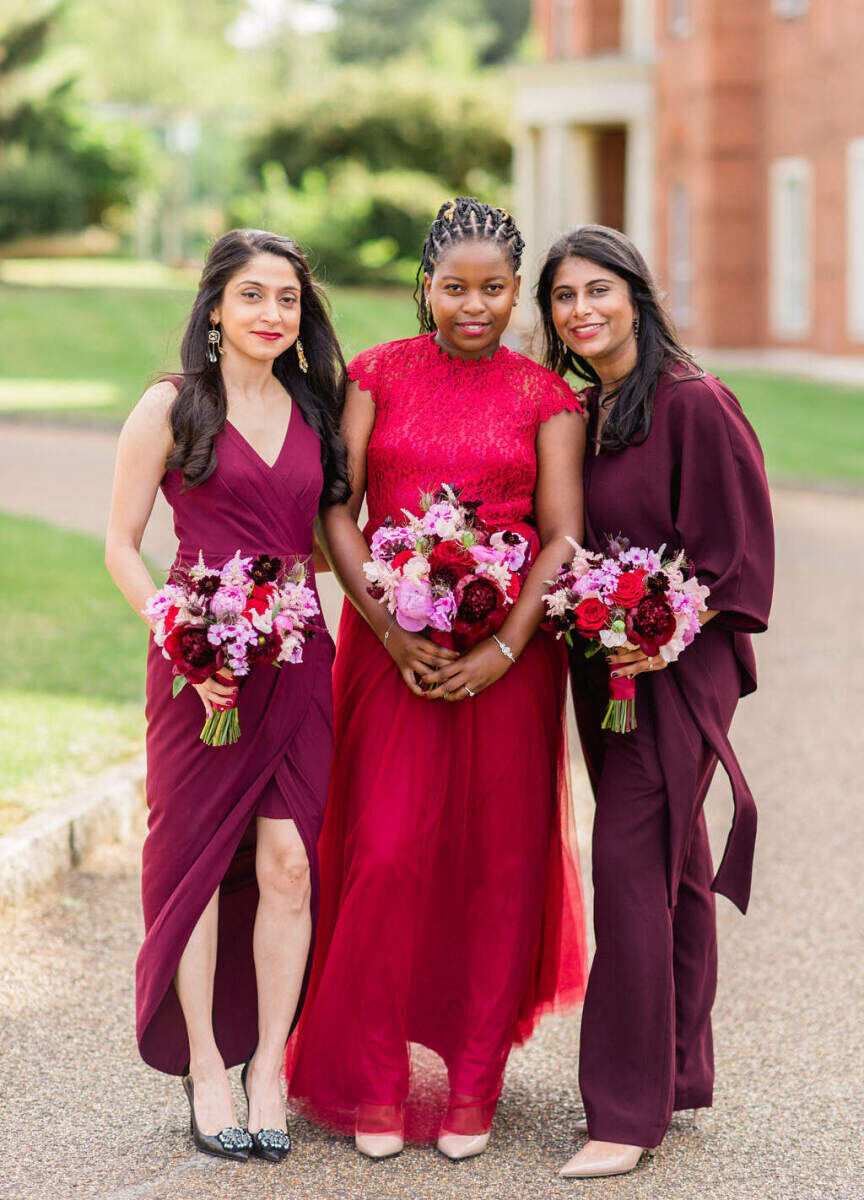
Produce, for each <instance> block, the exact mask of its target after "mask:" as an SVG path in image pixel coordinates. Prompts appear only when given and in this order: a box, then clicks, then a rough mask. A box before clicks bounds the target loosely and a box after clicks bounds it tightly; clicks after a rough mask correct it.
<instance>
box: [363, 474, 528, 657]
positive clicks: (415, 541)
mask: <svg viewBox="0 0 864 1200" xmlns="http://www.w3.org/2000/svg"><path fill="white" fill-rule="evenodd" d="M461 493H462V489H461V488H457V487H454V486H452V485H450V484H442V485H441V488H440V489H439V490H438V491H437V492H436V493H435V494H434V495H430V494H423V495H421V497H420V514H419V515H415V514H414V513H411V512H409V511H408V510H407V509H403V510H402V512H403V513H404V516H405V522H404V524H402V525H397V524H395V522H393V521H392V520H391V519H389V518H388V520H387V521H385V522H384V524H383V525H382V526H381V527H380V528H379V529H377V530H376V531H375V533H374V534H373V535H372V540H371V550H372V562H368V563H364V565H363V570H364V572H365V575H366V578H367V579H368V580H369V587H368V591H369V594H370V595H372V596H374V597H375V599H376V600H379V601H380V602H381V603H382V604H384V605H386V607H387V609H388V611H389V612H390V613H392V614H393V617H394V618H395V620H396V622H397V623H398V624H399V625H400V626H401V627H402V628H403V629H407V630H409V631H410V632H412V633H420V632H421V631H425V632H426V634H427V636H428V637H429V638H430V639H431V640H432V641H435V642H437V643H438V644H439V645H444V646H452V647H453V648H454V649H456V650H459V651H463V650H467V649H469V648H470V647H471V646H474V645H476V643H477V642H480V641H482V640H483V638H487V637H489V636H490V635H491V634H493V633H495V631H496V630H498V629H500V628H501V626H502V625H503V623H504V618H505V617H506V615H507V610H508V608H509V607H510V605H511V604H513V602H514V601H515V600H516V597H517V596H518V595H519V590H520V587H521V576H522V575H524V573H525V571H526V570H527V568H528V564H529V559H530V549H531V543H530V541H529V539H528V538H526V537H524V536H523V535H522V534H521V533H517V532H516V531H515V530H512V529H503V530H497V531H495V532H491V531H490V530H489V529H488V528H487V526H486V524H485V523H484V522H483V520H482V519H481V518H480V516H479V515H478V512H477V510H478V508H479V507H480V505H481V503H482V502H481V501H479V500H463V499H462V494H461ZM526 532H528V533H530V531H529V530H527V529H526Z"/></svg>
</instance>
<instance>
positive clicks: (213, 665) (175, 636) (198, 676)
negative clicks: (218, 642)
mask: <svg viewBox="0 0 864 1200" xmlns="http://www.w3.org/2000/svg"><path fill="white" fill-rule="evenodd" d="M163 649H164V651H165V653H166V654H167V655H168V657H169V658H170V660H171V662H172V663H173V664H174V669H175V673H176V674H178V675H185V676H186V678H187V679H188V680H189V682H190V683H203V682H204V680H205V679H209V678H210V676H211V675H212V674H213V673H214V672H215V671H218V670H219V668H220V667H221V666H222V663H223V662H224V655H223V654H222V651H221V650H217V648H216V647H215V646H211V645H210V643H209V642H208V640H207V632H206V630H205V629H204V628H203V626H201V625H175V626H174V628H173V629H172V630H171V632H170V633H169V634H168V636H167V637H166V639H165V645H164V647H163Z"/></svg>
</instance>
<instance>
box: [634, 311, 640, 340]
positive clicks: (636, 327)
mask: <svg viewBox="0 0 864 1200" xmlns="http://www.w3.org/2000/svg"><path fill="white" fill-rule="evenodd" d="M633 336H634V337H637V338H638V336H639V314H638V313H637V314H636V316H635V317H634V318H633Z"/></svg>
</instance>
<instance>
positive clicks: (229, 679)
mask: <svg viewBox="0 0 864 1200" xmlns="http://www.w3.org/2000/svg"><path fill="white" fill-rule="evenodd" d="M192 686H193V687H194V689H195V691H196V692H197V693H198V695H199V696H200V697H201V703H202V704H203V705H204V712H205V713H206V715H207V720H208V721H209V720H210V718H211V717H212V716H213V713H214V712H224V711H225V710H226V709H228V708H233V707H234V705H235V704H236V703H237V684H236V682H235V680H234V676H233V675H232V674H231V672H230V671H229V670H228V668H227V667H223V668H222V669H221V670H220V671H217V672H216V674H215V675H211V676H210V678H209V679H205V680H204V682H203V683H193V684H192Z"/></svg>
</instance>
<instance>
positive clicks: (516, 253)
mask: <svg viewBox="0 0 864 1200" xmlns="http://www.w3.org/2000/svg"><path fill="white" fill-rule="evenodd" d="M521 250H522V239H521V237H520V235H519V232H518V230H517V229H516V227H515V225H514V223H513V220H512V218H511V217H510V216H509V215H508V214H507V213H504V212H503V211H502V210H500V209H491V208H489V207H488V206H487V205H484V204H481V203H479V202H478V201H476V200H473V199H466V198H460V199H459V200H455V201H451V202H449V203H448V204H445V205H443V206H442V209H441V211H440V213H439V215H438V218H437V219H436V221H435V222H434V224H433V225H432V228H431V230H430V233H429V236H428V238H427V241H426V246H425V249H424V256H423V263H422V266H421V273H422V275H423V280H422V291H421V292H420V301H419V303H420V313H421V326H422V328H423V330H424V332H423V333H422V334H421V335H420V336H419V337H414V338H407V339H405V340H402V341H397V342H390V343H388V344H385V345H379V346H375V347H373V348H372V349H371V350H367V351H365V352H364V353H363V354H360V355H359V356H358V357H357V358H356V359H355V360H354V361H353V362H352V363H351V364H350V366H349V374H350V376H351V378H352V379H353V381H354V382H353V384H352V385H351V386H350V387H349V390H348V397H347V401H346V407H345V415H344V418H343V426H342V427H343V432H344V436H345V439H346V442H347V445H348V453H349V467H350V475H351V481H352V488H353V490H352V495H351V499H350V501H349V502H348V503H347V504H344V505H335V506H333V507H332V508H330V509H328V510H327V512H326V513H325V514H324V529H325V534H326V538H327V542H328V550H329V554H330V556H331V560H332V563H333V566H334V569H335V570H336V571H337V573H338V574H339V576H340V578H341V580H342V583H343V586H344V587H345V589H346V591H347V593H348V597H349V601H348V602H346V604H345V608H344V611H343V616H342V623H341V627H340V631H339V638H338V649H337V654H336V663H335V667H334V697H335V709H336V749H335V755H334V770H333V779H332V783H331V789H330V799H329V802H328V806H327V815H326V819H325V823H324V830H323V832H322V836H321V842H320V846H319V849H320V854H321V872H322V900H321V924H320V929H319V939H318V944H317V947H316V952H315V959H314V962H313V968H312V977H311V981H310V988H309V999H308V1001H307V1005H306V1009H305V1011H304V1014H303V1017H302V1019H301V1022H300V1026H299V1029H298V1033H297V1035H296V1044H295V1039H292V1042H291V1044H290V1045H289V1057H288V1070H289V1095H290V1096H292V1097H295V1098H297V1100H298V1102H299V1104H300V1105H301V1107H303V1108H304V1110H305V1111H309V1112H310V1113H311V1114H312V1115H313V1116H314V1117H315V1118H317V1119H318V1120H321V1121H324V1122H326V1123H328V1124H330V1125H333V1126H335V1127H337V1128H339V1129H342V1130H343V1131H345V1132H353V1133H354V1134H355V1138H356V1143H357V1147H358V1149H360V1150H361V1151H362V1152H363V1153H365V1154H368V1155H370V1156H372V1157H384V1156H387V1155H390V1154H395V1153H397V1152H398V1151H399V1150H401V1149H402V1146H403V1138H404V1136H405V1135H406V1134H407V1136H409V1137H412V1138H415V1139H419V1140H425V1139H428V1138H434V1137H435V1136H436V1133H437V1134H438V1147H439V1149H440V1150H441V1151H442V1153H444V1154H446V1155H448V1156H449V1157H451V1158H464V1157H467V1156H469V1155H473V1154H478V1153H480V1152H481V1151H482V1150H484V1149H485V1147H486V1144H487V1141H488V1137H489V1129H490V1126H491V1122H492V1117H493V1114H494V1111H495V1106H496V1103H497V1100H498V1096H499V1094H500V1091H501V1086H502V1080H503V1075H504V1069H505V1066H506V1062H507V1057H508V1054H509V1052H510V1049H511V1046H512V1045H513V1044H514V1043H517V1042H521V1041H523V1040H524V1039H525V1038H527V1037H528V1036H529V1034H530V1033H531V1030H532V1028H533V1026H534V1024H535V1022H536V1020H537V1019H538V1017H539V1016H540V1014H541V1013H542V1012H544V1011H546V1010H547V1009H550V1008H552V1007H553V1006H556V1005H562V1004H564V1003H567V1002H575V1001H578V1000H579V999H580V998H581V995H582V989H583V983H584V971H585V962H584V951H585V941H584V930H583V915H582V906H581V897H580V887H579V878H578V874H577V868H576V866H575V862H574V859H573V856H572V853H571V848H572V843H571V841H570V835H569V830H568V812H569V810H568V806H567V794H566V783H565V769H566V762H565V754H564V723H563V721H564V689H565V683H566V656H565V654H564V650H563V647H562V646H561V645H560V644H559V643H557V642H556V641H555V639H554V638H553V637H551V636H550V635H549V634H546V633H543V632H538V625H539V623H540V619H541V617H542V613H543V605H542V601H541V596H542V593H543V591H544V582H543V581H544V580H546V579H549V578H551V576H552V575H553V574H554V570H555V568H556V567H557V565H558V564H559V563H560V562H561V560H562V558H563V557H565V556H566V552H567V549H568V544H567V541H566V535H568V534H569V535H571V536H576V537H578V536H580V534H581V529H582V515H581V494H582V493H581V485H580V482H579V480H580V475H581V468H582V448H583V444H584V423H583V421H582V420H581V418H580V417H579V416H578V414H577V411H576V410H578V404H577V402H576V399H575V397H574V395H573V393H572V392H571V390H570V388H569V387H568V386H567V385H566V384H564V383H563V381H561V380H560V379H559V378H558V377H557V376H556V375H554V374H553V373H552V372H551V371H547V370H545V369H544V368H542V367H540V366H538V365H537V364H535V363H533V362H531V361H530V360H529V359H526V358H523V357H522V356H521V355H519V354H515V353H512V352H511V351H510V350H507V349H506V348H505V347H503V346H501V345H500V337H501V334H502V333H503V331H504V329H505V328H506V326H507V322H508V320H509V318H510V313H511V310H512V307H513V304H514V302H515V300H516V295H517V291H518V286H519V279H518V275H517V272H518V267H519V261H520V257H521ZM442 483H448V484H453V485H455V486H458V487H460V488H461V489H462V498H463V499H465V500H469V499H470V500H476V501H481V502H482V506H481V508H480V515H481V517H483V518H484V519H485V521H486V522H487V524H489V525H490V526H492V527H496V526H497V527H509V526H512V525H513V524H514V523H519V522H526V521H528V522H534V523H535V524H536V530H537V533H538V534H539V540H540V543H541V545H542V550H541V551H540V553H539V555H538V557H537V560H536V563H535V565H534V567H533V570H532V571H531V573H530V575H529V576H528V578H527V580H526V582H525V584H524V587H523V590H522V592H521V594H520V597H519V599H518V601H517V603H516V604H515V605H514V606H513V608H512V609H511V610H510V612H509V615H508V617H507V620H506V621H505V623H504V625H503V626H502V628H501V629H500V630H499V634H498V638H497V639H493V638H487V639H486V640H485V641H483V642H481V643H479V644H478V645H477V646H475V647H474V648H473V649H471V650H470V651H469V652H468V653H466V654H464V655H463V656H462V657H458V656H457V655H456V654H455V653H454V652H452V651H448V650H444V649H442V648H441V647H440V646H438V645H436V644H434V643H433V642H432V641H430V640H428V639H427V638H425V637H424V636H422V635H421V634H415V633H408V632H406V631H405V630H403V629H401V628H400V627H399V626H398V625H395V624H394V623H393V621H392V620H391V617H390V615H389V613H388V612H387V610H386V609H385V608H384V607H382V606H381V605H380V604H379V603H378V602H377V601H376V600H375V599H373V598H372V597H371V596H370V595H369V593H368V591H367V586H366V579H365V577H364V574H363V563H364V562H368V561H369V560H370V553H369V546H368V542H367V539H368V538H369V536H370V535H371V533H372V532H374V530H375V529H376V528H378V527H379V526H380V525H381V524H382V523H383V522H384V521H385V520H386V519H387V518H392V519H393V520H396V521H398V520H399V518H400V515H401V510H402V509H403V508H407V509H409V510H412V511H415V512H416V511H417V510H418V502H419V499H420V494H421V492H430V491H431V492H434V491H436V490H437V489H438V488H439V487H440V486H441V484H442ZM364 495H365V497H366V499H367V501H368V506H369V522H368V525H367V526H366V529H365V531H364V533H361V532H360V530H359V529H358V527H357V519H358V516H359V513H360V508H361V505H362V503H363V498H364ZM421 684H424V685H425V686H426V687H428V688H430V690H428V691H425V692H424V690H423V689H422V688H421ZM411 1042H416V1043H421V1044H422V1045H423V1046H426V1047H429V1048H431V1049H432V1050H433V1051H435V1052H436V1053H437V1054H438V1055H440V1057H441V1058H442V1059H443V1060H444V1063H445V1064H446V1067H447V1071H448V1076H449V1104H448V1106H447V1110H446V1115H444V1119H443V1122H441V1121H440V1116H441V1114H440V1112H438V1114H437V1116H435V1115H434V1114H432V1112H431V1109H430V1108H429V1107H428V1106H427V1108H426V1109H425V1111H421V1106H417V1105H416V1104H415V1100H416V1095H412V1097H411V1104H410V1105H405V1101H406V1099H407V1098H408V1092H409V1076H410V1059H409V1043H411ZM403 1108H404V1112H403Z"/></svg>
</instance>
